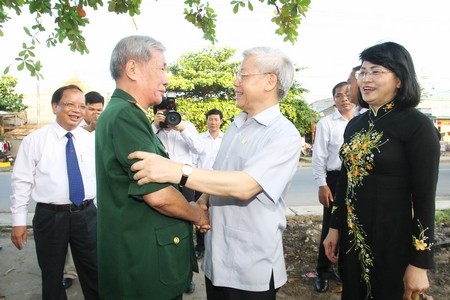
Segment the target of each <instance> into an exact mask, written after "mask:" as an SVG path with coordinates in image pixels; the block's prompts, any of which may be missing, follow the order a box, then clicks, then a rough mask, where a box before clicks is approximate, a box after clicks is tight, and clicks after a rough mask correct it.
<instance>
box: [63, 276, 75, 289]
mask: <svg viewBox="0 0 450 300" xmlns="http://www.w3.org/2000/svg"><path fill="white" fill-rule="evenodd" d="M72 282H73V279H72V278H63V286H64V288H65V289H66V290H67V289H68V288H70V287H71V286H72Z"/></svg>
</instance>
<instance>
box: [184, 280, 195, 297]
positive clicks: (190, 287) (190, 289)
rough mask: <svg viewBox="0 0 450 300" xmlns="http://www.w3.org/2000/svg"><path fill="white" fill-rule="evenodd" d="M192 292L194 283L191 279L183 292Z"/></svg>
mask: <svg viewBox="0 0 450 300" xmlns="http://www.w3.org/2000/svg"><path fill="white" fill-rule="evenodd" d="M193 292H195V283H194V282H193V281H191V283H189V286H188V288H187V289H186V291H185V293H186V294H192V293H193Z"/></svg>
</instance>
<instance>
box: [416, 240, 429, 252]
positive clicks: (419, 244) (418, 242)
mask: <svg viewBox="0 0 450 300" xmlns="http://www.w3.org/2000/svg"><path fill="white" fill-rule="evenodd" d="M427 246H428V245H427V243H425V242H424V241H423V240H416V250H418V251H419V250H422V251H424V250H426V249H427Z"/></svg>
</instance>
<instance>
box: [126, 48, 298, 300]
mask: <svg viewBox="0 0 450 300" xmlns="http://www.w3.org/2000/svg"><path fill="white" fill-rule="evenodd" d="M243 55H244V59H243V61H242V63H241V66H240V69H239V72H238V73H237V74H236V77H235V80H234V87H235V90H236V106H237V107H239V108H240V109H242V112H241V113H240V114H239V115H237V116H236V117H235V118H234V121H233V123H232V124H231V125H230V126H229V127H228V128H227V131H226V133H225V135H224V138H223V140H222V144H221V146H220V150H219V153H218V154H217V157H216V161H215V163H214V166H213V168H214V170H207V169H199V168H193V170H189V171H191V172H186V170H185V168H184V167H183V165H182V164H179V163H176V162H173V161H171V160H168V159H164V158H163V157H161V156H156V155H152V154H151V153H145V152H136V153H131V154H130V156H129V158H130V159H135V158H138V159H144V160H143V161H140V162H137V163H135V164H134V165H133V166H132V170H133V171H136V174H135V175H134V178H135V179H136V180H137V182H138V184H145V183H146V182H166V181H168V182H172V183H176V182H178V181H180V178H182V179H181V180H182V181H183V182H184V183H185V184H186V185H187V186H188V187H190V188H192V189H194V190H196V191H200V192H203V193H204V195H202V196H201V197H200V199H199V200H198V202H200V203H205V202H206V199H208V195H211V196H209V214H210V222H211V230H210V231H208V232H207V233H206V235H205V257H204V260H203V270H204V272H205V277H206V293H207V297H208V299H246V300H248V299H273V300H275V299H276V293H277V291H278V289H279V288H280V287H281V286H282V285H283V284H284V283H286V281H287V275H286V266H285V262H284V254H283V242H282V236H283V230H284V229H285V228H286V216H285V213H286V203H285V201H284V196H285V194H286V191H287V187H288V185H289V182H290V181H291V179H292V178H293V176H294V174H295V172H296V170H297V165H298V161H299V157H300V148H301V138H300V134H299V132H298V130H297V129H296V128H295V126H294V125H293V124H292V123H291V122H290V121H289V120H288V119H286V118H285V117H284V116H283V115H282V114H281V111H280V106H279V102H280V101H281V99H283V98H284V96H285V95H286V94H287V92H288V91H289V89H290V87H291V85H292V82H293V80H294V72H295V69H294V66H293V65H292V62H291V60H290V59H289V58H288V57H287V56H286V55H285V54H283V53H282V52H280V51H279V50H276V49H273V48H269V47H256V48H251V49H248V50H246V51H244V53H243Z"/></svg>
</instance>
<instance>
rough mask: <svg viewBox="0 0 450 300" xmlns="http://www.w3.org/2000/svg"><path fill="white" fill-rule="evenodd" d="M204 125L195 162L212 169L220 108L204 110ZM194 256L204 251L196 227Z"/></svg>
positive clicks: (197, 194) (218, 138) (219, 135)
mask: <svg viewBox="0 0 450 300" xmlns="http://www.w3.org/2000/svg"><path fill="white" fill-rule="evenodd" d="M205 116H206V125H207V126H208V130H207V131H205V132H203V133H201V134H200V140H201V142H202V144H203V146H204V148H203V152H201V153H200V154H198V155H197V156H195V159H194V160H195V161H196V162H195V163H194V165H196V166H197V167H199V168H203V169H210V170H212V169H213V165H214V161H215V160H216V156H217V153H218V152H219V148H220V144H221V143H222V139H223V132H222V131H221V130H220V128H221V127H222V124H223V114H222V112H221V111H220V110H218V109H216V108H213V109H210V110H208V111H207V112H206V114H205ZM201 194H202V193H201V192H195V199H196V200H198V198H200V196H201ZM195 234H196V241H197V244H196V245H195V256H196V257H197V258H201V257H203V254H204V251H205V241H204V233H202V232H200V230H199V229H196V231H195Z"/></svg>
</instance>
